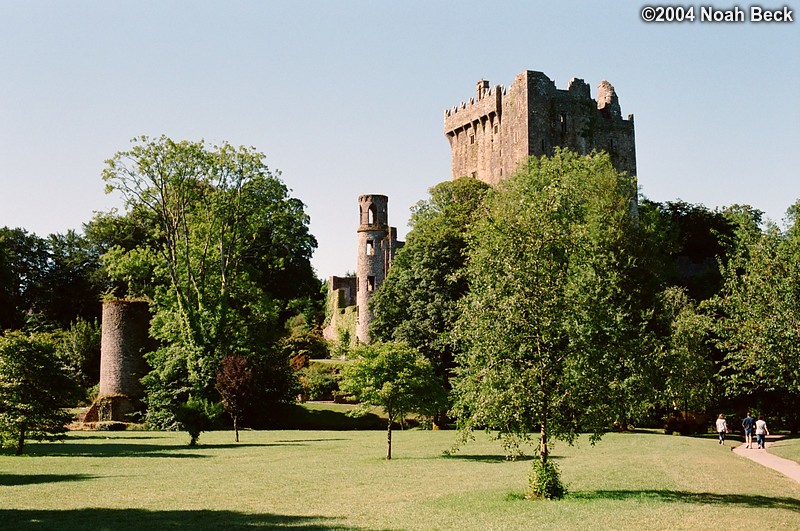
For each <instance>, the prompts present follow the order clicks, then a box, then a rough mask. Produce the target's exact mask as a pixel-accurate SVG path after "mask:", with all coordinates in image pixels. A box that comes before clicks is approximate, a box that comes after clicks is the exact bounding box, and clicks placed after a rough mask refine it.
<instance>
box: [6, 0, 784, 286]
mask: <svg viewBox="0 0 800 531" xmlns="http://www.w3.org/2000/svg"><path fill="white" fill-rule="evenodd" d="M794 3H796V5H793V4H792V2H790V3H789V8H790V9H794V8H797V9H798V10H800V1H797V0H794ZM643 5H644V2H595V1H584V2H579V1H562V2H553V1H546V2H536V1H512V0H504V1H502V2H490V1H488V0H482V1H479V2H460V1H448V2H445V1H432V0H428V1H408V0H404V1H401V2H380V1H343V0H342V1H339V0H329V1H324V2H323V1H310V0H306V1H296V2H295V1H289V0H286V1H283V2H272V1H236V0H234V1H82V0H71V1H63V2H46V1H39V2H27V1H23V0H0V226H3V225H8V226H12V227H16V226H19V227H23V228H26V229H27V230H29V231H30V232H34V233H36V234H39V235H41V236H45V235H47V234H49V233H53V232H65V231H66V230H68V229H71V228H72V229H78V230H80V229H81V225H82V223H84V222H86V221H88V220H89V219H90V218H91V217H92V215H93V212H94V211H97V210H108V209H109V208H111V207H113V206H115V205H116V204H117V199H116V198H114V197H113V196H106V195H104V192H103V183H102V181H101V179H100V172H101V171H102V169H103V167H104V161H105V160H106V159H108V158H109V157H111V155H113V154H114V153H115V152H116V151H120V150H123V149H127V148H128V147H129V145H130V144H129V140H130V139H131V138H133V137H134V136H138V135H142V134H147V135H151V136H156V135H160V134H162V133H163V134H166V135H168V136H170V137H172V138H174V139H192V140H198V139H205V140H207V141H210V142H220V141H223V140H227V141H229V142H230V143H232V144H235V145H240V144H245V145H251V146H255V147H256V148H257V149H258V150H260V151H263V152H264V153H266V154H267V160H268V164H269V165H270V167H271V168H272V169H275V170H280V171H281V172H282V178H283V180H284V181H285V182H286V184H287V185H288V186H289V187H290V188H291V189H292V190H293V195H294V196H295V197H298V198H300V199H301V200H302V201H304V202H305V203H306V205H307V211H308V213H309V214H310V215H311V220H312V221H311V230H312V232H313V234H314V235H315V236H316V237H317V239H318V240H319V248H318V250H317V252H316V254H315V256H314V264H315V267H316V268H317V272H318V274H319V275H320V276H321V277H327V276H329V275H333V274H343V273H345V272H346V271H348V270H354V269H355V261H356V249H355V247H356V246H355V242H356V232H355V230H356V225H357V198H358V195H359V194H365V193H379V194H386V195H388V196H389V216H390V222H391V223H392V224H393V225H396V226H397V227H398V230H399V232H400V236H401V237H404V236H405V233H406V231H407V228H406V222H407V220H408V216H409V208H410V207H411V206H412V205H413V204H414V203H416V202H417V201H419V200H420V199H424V198H425V197H427V189H428V188H429V187H430V186H432V185H434V184H436V183H438V182H441V181H444V180H447V179H448V178H449V176H450V153H449V146H448V144H447V141H446V140H445V138H444V135H443V133H442V122H443V111H444V109H445V108H448V107H452V106H453V105H456V104H458V103H460V102H461V101H462V100H466V99H468V98H470V97H471V96H472V95H473V93H474V90H475V88H474V87H475V82H476V81H477V80H478V79H481V78H484V79H488V80H490V82H491V83H492V84H493V85H494V84H501V85H509V84H510V83H511V81H512V80H513V79H514V76H515V75H516V74H518V73H520V72H522V71H524V70H539V71H542V72H544V73H546V74H547V75H548V76H550V78H551V79H553V80H554V81H555V82H556V85H557V86H558V87H559V88H566V86H567V83H568V82H569V79H570V78H572V77H580V78H583V79H584V80H586V82H587V83H589V85H590V86H592V87H593V96H595V95H596V87H597V85H598V83H599V82H600V81H601V80H603V79H607V80H608V81H610V82H611V83H612V84H613V85H614V86H615V87H616V90H617V94H618V95H619V98H620V104H621V106H622V112H623V114H624V115H627V114H630V113H633V114H634V115H635V117H636V143H637V162H638V173H639V176H638V177H639V185H640V188H641V192H642V193H643V194H644V195H645V196H647V197H648V198H650V199H653V200H656V201H669V200H676V199H679V198H680V199H683V200H685V201H688V202H691V203H702V204H704V205H706V206H707V207H709V208H716V207H722V206H727V205H731V204H734V203H747V204H750V205H752V206H753V207H755V208H758V209H760V210H763V211H765V212H766V214H767V216H768V217H769V218H771V219H773V220H774V221H776V222H780V221H781V220H782V218H783V215H784V213H785V210H786V208H787V207H789V206H790V205H791V204H792V203H794V202H795V201H796V200H797V199H798V198H800V171H799V170H798V152H800V22H794V23H791V24H755V23H752V22H746V23H741V24H714V23H700V22H698V21H696V22H694V23H686V22H684V23H671V24H647V23H644V22H642V20H641V18H640V11H641V8H642V6H643ZM684 5H692V4H684ZM694 5H695V6H697V8H698V9H699V6H700V5H701V3H697V4H694ZM702 5H714V4H713V3H711V4H709V3H708V2H703V3H702ZM738 5H739V6H741V7H742V8H743V9H747V8H748V6H749V5H751V4H745V3H739V4H738ZM781 5H783V4H781ZM716 7H719V8H725V7H729V6H728V4H727V3H725V2H722V3H720V4H719V5H716ZM776 7H777V6H776ZM798 15H800V13H795V18H797V16H798Z"/></svg>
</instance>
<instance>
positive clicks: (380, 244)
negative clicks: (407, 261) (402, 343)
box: [356, 194, 396, 343]
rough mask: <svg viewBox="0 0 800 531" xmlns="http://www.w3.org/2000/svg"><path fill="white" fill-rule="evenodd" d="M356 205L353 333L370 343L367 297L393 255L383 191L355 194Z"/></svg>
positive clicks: (386, 268)
mask: <svg viewBox="0 0 800 531" xmlns="http://www.w3.org/2000/svg"><path fill="white" fill-rule="evenodd" d="M358 208H359V224H358V262H357V263H358V265H357V269H356V282H357V287H356V305H357V306H358V323H357V324H356V336H358V340H359V341H361V342H362V343H369V323H370V322H371V321H372V312H371V311H370V309H369V300H370V298H371V297H372V294H373V293H374V292H375V290H376V289H378V287H379V286H380V285H381V283H382V282H383V279H384V278H386V272H387V271H388V270H389V264H390V261H391V259H392V257H393V248H392V247H393V246H392V238H391V234H392V230H391V229H390V228H389V198H388V197H387V196H385V195H373V194H371V195H361V196H359V197H358ZM395 240H396V237H395Z"/></svg>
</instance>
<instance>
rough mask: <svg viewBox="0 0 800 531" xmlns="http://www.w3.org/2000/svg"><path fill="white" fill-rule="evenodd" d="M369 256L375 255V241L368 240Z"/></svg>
mask: <svg viewBox="0 0 800 531" xmlns="http://www.w3.org/2000/svg"><path fill="white" fill-rule="evenodd" d="M367 256H375V242H374V241H372V240H367Z"/></svg>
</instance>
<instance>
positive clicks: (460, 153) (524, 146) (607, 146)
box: [444, 70, 636, 184]
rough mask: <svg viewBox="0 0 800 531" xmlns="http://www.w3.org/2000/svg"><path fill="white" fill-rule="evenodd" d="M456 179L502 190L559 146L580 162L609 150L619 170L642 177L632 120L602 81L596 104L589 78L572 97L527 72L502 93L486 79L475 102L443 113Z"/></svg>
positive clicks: (570, 91)
mask: <svg viewBox="0 0 800 531" xmlns="http://www.w3.org/2000/svg"><path fill="white" fill-rule="evenodd" d="M444 133H445V136H446V137H447V140H448V141H449V142H450V152H451V177H452V178H453V179H457V178H458V177H463V176H472V177H475V178H476V179H479V180H481V181H484V182H486V183H489V184H497V183H498V182H499V181H500V180H502V179H503V178H504V177H507V176H509V175H511V174H512V173H514V172H515V171H516V170H517V167H518V166H519V165H520V164H521V163H524V162H525V161H526V160H528V157H530V156H532V155H535V156H542V155H552V154H553V151H554V149H555V148H556V147H557V146H558V147H565V148H569V149H571V150H573V151H575V152H577V153H579V154H581V155H586V154H588V153H591V152H592V151H594V150H597V151H606V152H607V153H608V154H609V155H610V156H611V161H612V163H613V164H614V167H615V168H616V169H617V170H618V171H624V172H626V173H627V174H628V175H631V176H635V175H636V147H635V140H634V130H633V115H632V114H631V115H628V118H627V119H624V118H622V112H621V110H620V106H619V100H618V98H617V94H616V92H615V91H614V87H613V86H612V85H611V84H610V83H609V82H608V81H602V82H601V83H600V86H599V87H598V89H597V100H596V101H595V100H593V99H592V97H591V93H590V90H589V85H587V84H586V83H585V82H584V81H583V80H582V79H577V78H573V79H572V80H571V81H570V83H569V87H568V88H567V89H566V90H561V89H557V88H556V85H555V83H554V82H553V81H552V80H551V79H550V78H549V77H547V76H546V75H544V74H543V73H541V72H533V71H530V70H528V71H526V72H523V73H521V74H519V75H518V76H517V77H516V78H515V79H514V82H513V83H512V84H511V85H510V86H509V87H508V88H503V87H501V86H500V85H496V86H495V87H493V88H490V87H489V82H488V81H486V80H480V81H478V84H477V93H476V95H475V97H474V98H470V100H469V102H466V103H464V102H462V103H461V104H460V105H458V106H456V107H453V108H452V109H448V110H446V111H445V112H444Z"/></svg>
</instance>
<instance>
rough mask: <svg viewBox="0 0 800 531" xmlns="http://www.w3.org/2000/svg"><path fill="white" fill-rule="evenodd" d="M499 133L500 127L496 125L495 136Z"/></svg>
mask: <svg viewBox="0 0 800 531" xmlns="http://www.w3.org/2000/svg"><path fill="white" fill-rule="evenodd" d="M499 131H500V127H499V126H498V125H497V124H495V126H494V132H495V134H497V133H498V132H499Z"/></svg>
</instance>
